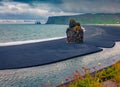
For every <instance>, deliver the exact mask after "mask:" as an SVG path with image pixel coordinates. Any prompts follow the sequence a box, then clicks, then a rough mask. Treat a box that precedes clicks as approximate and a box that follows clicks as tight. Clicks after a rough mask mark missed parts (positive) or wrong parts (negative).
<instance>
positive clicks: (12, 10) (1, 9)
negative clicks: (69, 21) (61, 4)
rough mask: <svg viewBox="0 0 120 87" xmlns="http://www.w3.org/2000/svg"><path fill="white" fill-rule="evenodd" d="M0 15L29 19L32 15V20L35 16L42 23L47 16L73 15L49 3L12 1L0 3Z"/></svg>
mask: <svg viewBox="0 0 120 87" xmlns="http://www.w3.org/2000/svg"><path fill="white" fill-rule="evenodd" d="M0 13H1V14H13V15H16V16H17V15H18V16H20V15H21V16H22V15H23V16H30V17H32V16H31V15H33V18H35V16H39V17H41V18H42V19H41V20H42V21H43V19H44V21H46V20H47V18H48V17H49V16H58V15H72V14H75V13H72V12H64V11H62V10H61V9H60V8H58V7H56V5H54V4H50V3H36V2H33V3H32V4H29V3H22V2H13V1H12V2H10V1H3V2H0ZM7 16H8V15H7ZM9 16H10V15H9ZM12 17H14V16H12ZM9 18H10V17H9Z"/></svg>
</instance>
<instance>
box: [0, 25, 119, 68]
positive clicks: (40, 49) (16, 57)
mask: <svg viewBox="0 0 120 87" xmlns="http://www.w3.org/2000/svg"><path fill="white" fill-rule="evenodd" d="M84 27H85V30H86V31H85V35H84V43H82V44H73V43H69V44H68V43H66V42H65V38H64V39H59V40H52V41H45V42H38V43H30V44H24V45H16V46H4V47H0V69H14V68H23V67H31V66H37V65H45V64H49V63H54V62H58V61H62V60H66V59H70V58H74V57H77V56H82V55H87V54H90V53H94V52H98V51H101V50H102V49H101V48H110V47H113V46H114V44H115V42H116V41H120V27H113V26H84Z"/></svg>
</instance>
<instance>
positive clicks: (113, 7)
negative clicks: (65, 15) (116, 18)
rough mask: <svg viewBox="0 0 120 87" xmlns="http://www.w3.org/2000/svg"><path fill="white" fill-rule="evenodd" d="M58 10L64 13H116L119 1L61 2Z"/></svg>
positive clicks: (86, 0)
mask: <svg viewBox="0 0 120 87" xmlns="http://www.w3.org/2000/svg"><path fill="white" fill-rule="evenodd" d="M60 8H61V9H62V10H63V11H65V12H79V13H118V12H120V0H63V3H62V4H61V5H60Z"/></svg>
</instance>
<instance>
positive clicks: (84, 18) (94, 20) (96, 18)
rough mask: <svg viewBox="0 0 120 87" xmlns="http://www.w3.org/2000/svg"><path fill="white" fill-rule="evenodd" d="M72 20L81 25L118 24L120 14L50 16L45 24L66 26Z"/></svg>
mask: <svg viewBox="0 0 120 87" xmlns="http://www.w3.org/2000/svg"><path fill="white" fill-rule="evenodd" d="M70 18H74V19H75V20H76V21H78V22H80V23H81V24H120V13H114V14H112V13H96V14H91V13H88V14H81V15H71V16H70V15H69V16H51V17H49V18H48V21H47V22H46V24H68V23H69V20H70Z"/></svg>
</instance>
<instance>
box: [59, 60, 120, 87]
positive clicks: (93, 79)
mask: <svg viewBox="0 0 120 87" xmlns="http://www.w3.org/2000/svg"><path fill="white" fill-rule="evenodd" d="M98 66H100V64H98ZM82 69H83V71H84V75H82V74H81V73H80V71H79V70H76V71H75V72H74V74H73V75H72V76H70V77H68V78H66V81H68V83H66V84H62V85H60V86H59V87H120V61H118V62H116V63H115V64H113V65H112V66H110V67H107V68H106V69H102V70H100V71H97V69H96V67H93V68H92V69H94V70H95V73H92V74H91V73H90V70H91V69H90V68H86V67H82ZM71 80H72V81H71ZM108 81H109V83H108V84H106V83H107V82H108ZM112 85H114V86H112Z"/></svg>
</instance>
